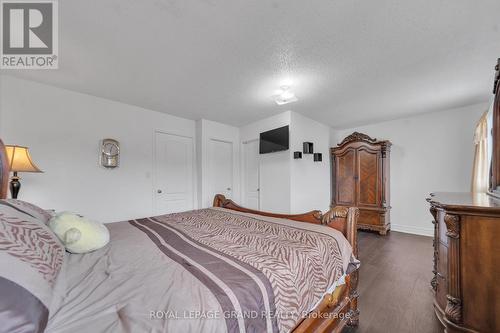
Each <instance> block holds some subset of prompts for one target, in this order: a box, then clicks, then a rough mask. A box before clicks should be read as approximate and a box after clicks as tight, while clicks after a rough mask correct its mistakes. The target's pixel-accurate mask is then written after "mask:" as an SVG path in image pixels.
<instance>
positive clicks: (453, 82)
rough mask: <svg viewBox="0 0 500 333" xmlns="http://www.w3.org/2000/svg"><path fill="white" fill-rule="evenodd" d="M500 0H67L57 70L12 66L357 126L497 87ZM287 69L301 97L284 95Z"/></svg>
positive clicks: (120, 94)
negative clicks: (279, 101) (279, 94)
mask: <svg viewBox="0 0 500 333" xmlns="http://www.w3.org/2000/svg"><path fill="white" fill-rule="evenodd" d="M498 14H500V1H498V0H495V1H493V0H491V1H490V0H481V1H473V0H419V1H401V0H379V1H360V0H349V1H347V0H345V1H339V0H322V1H304V0H287V1H281V0H280V1H276V0H275V1H264V0H261V1H248V0H221V1H219V0H203V1H194V0H147V1H146V0H144V1H137V0H85V1H59V17H60V19H59V22H60V28H59V30H60V32H59V36H60V41H59V45H60V46H59V48H60V52H59V53H60V57H59V59H60V60H59V61H60V62H59V67H60V68H59V70H55V71H42V70H39V71H12V70H10V71H3V72H2V73H3V74H10V75H15V76H17V77H21V78H26V79H31V80H35V81H38V82H42V83H47V84H51V85H54V86H58V87H62V88H66V89H71V90H75V91H79V92H83V93H87V94H91V95H95V96H100V97H104V98H108V99H112V100H116V101H121V102H124V103H128V104H133V105H138V106H141V107H144V108H148V109H152V110H157V111H161V112H166V113H170V114H174V115H178V116H181V117H186V118H191V119H199V118H206V119H211V120H215V121H221V122H226V123H229V124H233V125H243V124H246V123H249V122H251V121H255V120H258V119H261V118H264V117H268V116H271V115H274V114H277V113H279V112H282V111H285V110H292V111H296V112H299V113H301V114H303V115H305V116H308V117H311V118H313V119H316V120H319V121H323V122H325V123H327V124H329V125H331V126H333V127H348V126H353V125H358V124H365V123H370V122H376V121H381V120H386V119H394V118H399V117H404V116H407V115H411V114H417V113H423V112H431V111H437V110H442V109H447V108H452V107H457V106H462V105H468V104H473V103H477V102H483V101H487V100H488V99H489V98H490V91H491V86H492V77H493V66H494V64H495V63H496V58H497V57H500V21H499V20H498ZM283 80H289V81H291V83H292V90H293V91H294V92H295V94H296V95H297V96H298V98H299V101H298V102H296V103H293V104H288V105H284V106H277V105H275V104H274V102H273V100H272V98H271V96H272V95H273V92H274V90H276V89H277V88H278V87H279V86H280V85H281V84H282V81H283Z"/></svg>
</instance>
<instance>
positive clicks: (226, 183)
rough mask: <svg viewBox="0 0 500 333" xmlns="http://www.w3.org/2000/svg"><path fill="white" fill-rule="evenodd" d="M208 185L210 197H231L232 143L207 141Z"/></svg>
mask: <svg viewBox="0 0 500 333" xmlns="http://www.w3.org/2000/svg"><path fill="white" fill-rule="evenodd" d="M209 161H210V162H209V163H210V175H209V177H210V178H209V179H208V181H209V183H210V189H211V191H210V192H211V193H212V196H211V198H213V196H214V195H215V194H224V195H225V196H226V198H232V197H233V163H234V161H233V143H232V142H226V141H220V140H214V139H211V140H210V141H209Z"/></svg>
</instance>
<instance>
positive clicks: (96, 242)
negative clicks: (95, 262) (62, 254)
mask: <svg viewBox="0 0 500 333" xmlns="http://www.w3.org/2000/svg"><path fill="white" fill-rule="evenodd" d="M49 227H50V229H52V231H53V232H54V233H55V234H56V235H57V237H58V238H59V239H60V240H61V242H62V243H63V244H64V246H65V247H66V250H67V251H68V252H71V253H87V252H91V251H95V250H97V249H100V248H102V247H104V246H105V245H106V244H108V242H109V231H108V228H106V226H105V225H104V224H102V223H100V222H95V221H91V220H88V219H86V218H84V217H83V216H80V215H77V214H73V213H70V212H62V213H58V214H57V215H56V216H54V217H53V218H52V219H51V220H50V221H49Z"/></svg>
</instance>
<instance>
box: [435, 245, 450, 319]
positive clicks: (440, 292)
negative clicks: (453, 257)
mask: <svg viewBox="0 0 500 333" xmlns="http://www.w3.org/2000/svg"><path fill="white" fill-rule="evenodd" d="M437 249H438V254H437V281H436V282H437V289H436V301H437V303H438V304H439V306H440V307H441V309H442V310H444V309H445V307H446V295H447V294H448V248H447V247H446V246H445V245H443V244H442V243H440V242H438V248H437Z"/></svg>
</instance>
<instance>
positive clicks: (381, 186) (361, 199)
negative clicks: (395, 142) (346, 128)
mask: <svg viewBox="0 0 500 333" xmlns="http://www.w3.org/2000/svg"><path fill="white" fill-rule="evenodd" d="M390 150H391V142H390V141H377V140H376V139H372V138H371V137H369V136H368V135H366V134H363V133H358V132H354V133H352V134H351V135H349V136H348V137H346V138H345V139H344V140H343V141H342V142H341V143H339V144H338V145H337V147H333V148H331V161H332V171H331V172H332V200H331V201H332V202H331V205H332V207H333V206H347V207H351V206H355V207H358V208H359V219H358V229H365V230H374V231H378V232H379V233H380V234H381V235H385V234H387V231H389V230H390V226H391V222H390V221H391V220H390V209H391V205H390V193H389V173H390V170H389V156H390Z"/></svg>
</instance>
